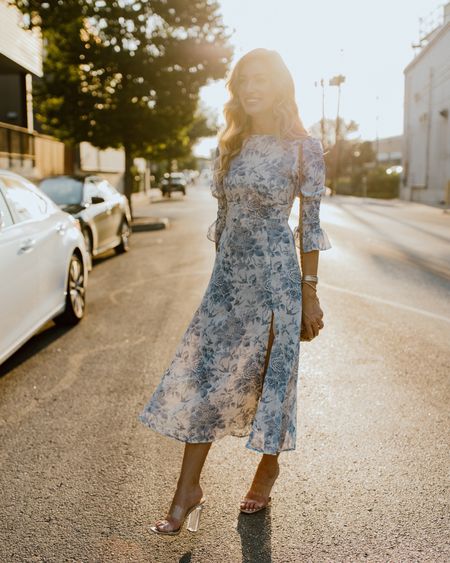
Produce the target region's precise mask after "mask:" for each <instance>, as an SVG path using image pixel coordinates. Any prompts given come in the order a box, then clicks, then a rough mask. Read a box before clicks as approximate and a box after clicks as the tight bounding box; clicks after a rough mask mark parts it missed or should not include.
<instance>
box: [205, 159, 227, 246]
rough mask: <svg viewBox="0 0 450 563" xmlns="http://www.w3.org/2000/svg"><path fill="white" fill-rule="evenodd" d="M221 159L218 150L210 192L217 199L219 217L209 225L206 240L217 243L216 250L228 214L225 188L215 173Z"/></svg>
mask: <svg viewBox="0 0 450 563" xmlns="http://www.w3.org/2000/svg"><path fill="white" fill-rule="evenodd" d="M218 157H219V149H218V148H216V153H215V159H214V163H213V166H212V180H211V184H210V190H211V193H212V195H213V196H214V197H215V198H216V199H217V216H216V220H215V221H214V222H213V223H211V225H209V227H208V230H207V233H206V238H208V239H209V240H210V241H212V242H215V243H216V248H217V246H218V244H219V241H220V236H221V235H222V231H223V229H224V227H225V219H226V214H227V199H226V196H225V192H224V189H223V186H222V184H221V183H220V182H217V181H216V179H215V177H214V172H215V170H216V168H217V166H218V164H219V162H218Z"/></svg>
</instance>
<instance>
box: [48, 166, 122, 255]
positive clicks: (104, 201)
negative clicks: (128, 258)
mask: <svg viewBox="0 0 450 563" xmlns="http://www.w3.org/2000/svg"><path fill="white" fill-rule="evenodd" d="M39 187H40V188H41V190H43V191H44V192H45V193H46V194H47V195H48V196H49V197H50V198H51V199H52V200H53V201H54V202H55V203H56V204H57V205H59V207H60V208H61V209H63V210H64V211H67V212H68V213H71V214H72V215H73V216H74V217H75V218H76V219H78V220H79V221H80V224H81V230H82V233H83V236H84V239H85V241H86V248H87V250H88V253H89V255H90V256H91V257H95V256H98V255H99V254H101V253H103V252H105V251H106V250H109V249H111V248H114V250H115V251H116V253H118V254H120V253H122V252H126V251H127V250H128V249H129V238H130V234H131V227H130V225H131V212H130V206H129V204H128V200H127V198H126V197H125V196H124V195H123V194H121V193H120V192H118V191H117V190H116V188H114V187H113V186H112V185H111V184H110V183H109V182H108V181H107V180H105V179H103V178H99V177H98V176H52V177H48V178H44V179H43V180H42V181H41V182H40V183H39Z"/></svg>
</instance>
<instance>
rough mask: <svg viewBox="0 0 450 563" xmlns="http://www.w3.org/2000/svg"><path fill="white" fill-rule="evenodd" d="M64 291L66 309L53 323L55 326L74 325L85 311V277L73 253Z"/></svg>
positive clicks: (78, 260) (77, 258)
mask: <svg viewBox="0 0 450 563" xmlns="http://www.w3.org/2000/svg"><path fill="white" fill-rule="evenodd" d="M66 291H67V293H66V307H65V309H64V311H63V312H62V313H61V314H60V315H58V316H57V317H55V318H54V319H53V321H54V322H55V323H56V324H57V325H76V324H77V323H79V322H80V321H81V319H82V318H83V317H84V313H85V310H86V276H85V272H84V266H83V261H82V260H81V258H80V256H79V255H78V254H77V253H75V252H74V253H73V254H72V256H71V258H70V264H69V274H68V276H67V290H66Z"/></svg>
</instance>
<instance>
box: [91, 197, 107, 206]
mask: <svg viewBox="0 0 450 563" xmlns="http://www.w3.org/2000/svg"><path fill="white" fill-rule="evenodd" d="M104 201H105V200H104V198H103V197H100V196H97V195H93V196H92V198H91V202H92V203H94V204H95V203H103V202H104Z"/></svg>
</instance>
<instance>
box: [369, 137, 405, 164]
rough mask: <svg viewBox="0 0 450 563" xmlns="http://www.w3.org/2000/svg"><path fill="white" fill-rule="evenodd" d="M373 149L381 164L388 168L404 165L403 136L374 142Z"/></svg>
mask: <svg viewBox="0 0 450 563" xmlns="http://www.w3.org/2000/svg"><path fill="white" fill-rule="evenodd" d="M372 148H373V150H374V152H375V154H376V161H377V162H378V163H379V164H383V165H386V167H388V166H392V165H400V164H401V163H402V148H403V135H395V136H394V137H383V138H382V139H377V140H376V141H372Z"/></svg>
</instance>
